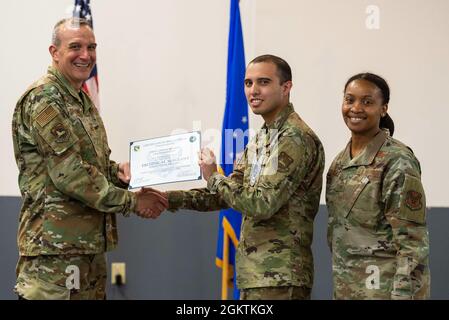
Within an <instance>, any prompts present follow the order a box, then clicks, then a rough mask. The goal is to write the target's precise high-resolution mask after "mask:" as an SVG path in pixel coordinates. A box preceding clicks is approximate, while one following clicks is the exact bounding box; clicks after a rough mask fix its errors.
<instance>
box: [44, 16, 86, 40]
mask: <svg viewBox="0 0 449 320" xmlns="http://www.w3.org/2000/svg"><path fill="white" fill-rule="evenodd" d="M63 26H67V27H69V28H72V29H79V28H80V27H81V26H88V27H89V28H91V29H92V26H91V25H90V22H89V21H88V20H86V19H84V18H76V17H73V18H65V19H62V20H59V21H58V22H57V23H56V24H55V26H54V28H53V33H52V36H51V43H52V44H53V45H54V46H56V47H59V46H60V45H61V38H60V37H59V34H60V32H61V29H62V27H63Z"/></svg>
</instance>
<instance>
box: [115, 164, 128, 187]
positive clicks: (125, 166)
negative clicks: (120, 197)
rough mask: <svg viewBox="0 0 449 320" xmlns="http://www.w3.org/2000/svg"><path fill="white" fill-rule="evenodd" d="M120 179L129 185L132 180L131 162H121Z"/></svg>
mask: <svg viewBox="0 0 449 320" xmlns="http://www.w3.org/2000/svg"><path fill="white" fill-rule="evenodd" d="M117 176H118V178H119V179H120V181H122V182H123V183H126V184H129V181H130V180H131V172H130V170H129V162H128V161H127V162H121V163H119V165H118V173H117Z"/></svg>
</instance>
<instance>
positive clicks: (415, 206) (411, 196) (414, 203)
mask: <svg viewBox="0 0 449 320" xmlns="http://www.w3.org/2000/svg"><path fill="white" fill-rule="evenodd" d="M421 198H422V195H421V193H419V192H417V191H414V190H409V191H407V194H406V198H405V205H406V206H407V207H408V208H409V209H410V210H412V211H416V210H420V209H421V208H422V202H421Z"/></svg>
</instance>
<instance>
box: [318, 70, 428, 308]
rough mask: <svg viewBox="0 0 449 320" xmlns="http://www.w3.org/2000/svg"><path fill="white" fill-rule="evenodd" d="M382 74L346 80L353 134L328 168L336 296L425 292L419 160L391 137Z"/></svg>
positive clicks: (423, 209)
mask: <svg viewBox="0 0 449 320" xmlns="http://www.w3.org/2000/svg"><path fill="white" fill-rule="evenodd" d="M389 98H390V90H389V88H388V85H387V83H386V81H385V80H384V79H382V78H381V77H379V76H377V75H374V74H371V73H362V74H358V75H355V76H354V77H352V78H350V79H349V80H348V82H347V83H346V86H345V95H344V101H343V106H342V113H343V118H344V120H345V123H346V125H347V126H348V128H349V129H350V130H351V140H350V142H349V143H348V145H347V146H346V148H345V149H344V150H343V151H342V152H340V153H339V154H338V156H337V157H336V158H335V160H334V161H333V163H332V165H331V167H330V168H329V172H328V174H327V187H326V204H327V206H328V209H329V232H328V239H329V246H330V248H331V251H332V267H333V278H334V298H335V299H426V298H428V297H429V293H430V273H429V235H428V232H427V226H426V200H425V194H424V190H423V186H422V183H421V167H420V164H419V161H418V160H417V159H416V157H415V155H414V154H413V152H412V150H411V149H410V148H408V147H407V146H406V145H404V144H403V143H401V142H400V141H398V140H396V139H393V138H392V137H391V135H392V134H393V131H394V125H393V121H392V120H391V118H390V117H389V115H388V114H387V109H388V102H389Z"/></svg>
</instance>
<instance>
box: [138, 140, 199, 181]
mask: <svg viewBox="0 0 449 320" xmlns="http://www.w3.org/2000/svg"><path fill="white" fill-rule="evenodd" d="M200 148H201V133H200V132H197V131H195V132H188V133H182V134H176V135H171V136H165V137H159V138H153V139H147V140H140V141H133V142H130V144H129V165H130V169H131V181H130V182H129V189H134V188H140V187H144V186H151V185H155V184H163V183H171V182H180V181H189V180H200V179H201V169H200V166H199V165H198V152H199V151H200Z"/></svg>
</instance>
